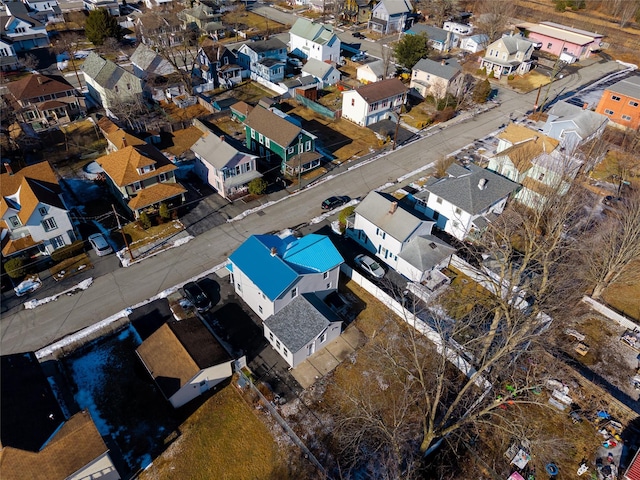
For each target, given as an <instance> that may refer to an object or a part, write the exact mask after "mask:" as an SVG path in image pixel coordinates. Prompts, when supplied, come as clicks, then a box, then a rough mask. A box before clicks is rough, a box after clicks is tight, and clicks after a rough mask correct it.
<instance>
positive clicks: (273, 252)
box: [271, 247, 278, 257]
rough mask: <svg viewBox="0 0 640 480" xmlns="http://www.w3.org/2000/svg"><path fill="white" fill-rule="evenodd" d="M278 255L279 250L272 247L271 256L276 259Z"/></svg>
mask: <svg viewBox="0 0 640 480" xmlns="http://www.w3.org/2000/svg"><path fill="white" fill-rule="evenodd" d="M277 254H278V249H277V248H276V247H271V256H272V257H275V256H276V255H277Z"/></svg>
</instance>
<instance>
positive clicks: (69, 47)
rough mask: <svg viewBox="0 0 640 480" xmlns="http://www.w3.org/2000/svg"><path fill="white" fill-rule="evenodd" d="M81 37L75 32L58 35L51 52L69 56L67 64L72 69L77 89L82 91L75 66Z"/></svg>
mask: <svg viewBox="0 0 640 480" xmlns="http://www.w3.org/2000/svg"><path fill="white" fill-rule="evenodd" d="M81 41H82V37H81V36H80V35H79V34H78V33H76V32H68V33H67V32H65V33H64V34H60V35H58V37H57V38H56V42H55V44H54V45H53V51H54V52H56V53H65V52H66V53H67V54H68V55H69V62H70V63H71V66H72V67H73V71H74V73H75V75H76V80H77V81H78V88H79V89H82V82H81V81H80V75H79V73H78V67H77V65H76V54H77V53H78V50H80V42H81Z"/></svg>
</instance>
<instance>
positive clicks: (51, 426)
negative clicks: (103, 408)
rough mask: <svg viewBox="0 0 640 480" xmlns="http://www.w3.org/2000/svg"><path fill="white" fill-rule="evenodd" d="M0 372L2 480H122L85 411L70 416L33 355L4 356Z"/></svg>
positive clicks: (66, 406)
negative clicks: (28, 479)
mask: <svg viewBox="0 0 640 480" xmlns="http://www.w3.org/2000/svg"><path fill="white" fill-rule="evenodd" d="M0 368H1V369H2V376H0V383H1V388H0V395H1V401H0V405H2V429H1V430H0V435H1V438H0V459H1V460H0V464H1V465H2V478H3V480H20V479H23V478H30V479H33V480H41V479H42V480H45V479H46V480H65V479H82V478H98V477H99V478H101V479H104V480H118V479H120V475H119V474H118V471H117V470H116V468H115V465H114V463H113V461H112V460H111V457H110V456H109V449H108V448H107V446H106V444H105V442H104V440H103V439H102V436H101V435H100V432H98V429H97V427H96V424H95V423H94V422H93V420H92V419H91V415H90V414H89V412H87V411H81V412H78V413H75V414H73V415H70V416H68V415H69V413H68V412H69V410H70V408H71V407H72V406H68V405H63V404H61V403H59V402H64V400H63V396H62V395H60V393H61V392H60V391H59V390H60V387H61V386H60V385H55V386H56V387H57V390H58V391H57V392H56V393H54V391H53V387H52V385H51V384H50V383H49V380H48V379H47V377H46V375H45V373H44V371H43V369H42V366H41V364H40V362H39V361H38V359H37V357H36V355H35V353H34V352H28V353H17V354H13V355H3V356H2V357H0ZM58 395H60V396H58ZM67 416H68V417H67Z"/></svg>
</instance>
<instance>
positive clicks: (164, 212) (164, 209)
mask: <svg viewBox="0 0 640 480" xmlns="http://www.w3.org/2000/svg"><path fill="white" fill-rule="evenodd" d="M158 213H159V214H160V218H162V219H163V220H170V219H171V212H170V211H169V206H168V205H167V204H166V203H164V202H162V203H160V208H159V209H158Z"/></svg>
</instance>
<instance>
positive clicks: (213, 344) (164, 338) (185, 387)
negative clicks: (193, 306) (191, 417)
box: [136, 316, 233, 408]
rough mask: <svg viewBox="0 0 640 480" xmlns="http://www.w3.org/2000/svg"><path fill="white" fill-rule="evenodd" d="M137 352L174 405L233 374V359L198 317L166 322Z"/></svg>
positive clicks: (197, 395)
mask: <svg viewBox="0 0 640 480" xmlns="http://www.w3.org/2000/svg"><path fill="white" fill-rule="evenodd" d="M136 353H137V354H138V357H139V358H140V360H141V361H142V363H143V364H144V367H145V368H146V369H147V371H148V372H149V374H150V375H151V376H152V377H153V380H154V381H155V382H156V385H158V388H159V389H160V391H161V392H162V394H163V395H164V397H165V398H166V399H167V400H168V401H169V403H171V405H172V406H173V408H179V407H181V406H182V405H184V404H186V403H188V402H190V401H191V400H193V399H194V398H196V397H199V396H200V395H202V394H203V393H205V392H206V391H208V390H210V389H211V388H213V387H215V386H216V385H217V384H219V383H220V382H222V381H224V380H226V379H227V378H229V377H230V376H231V374H232V367H231V364H232V363H233V359H232V358H231V357H230V356H229V354H228V353H227V351H226V350H225V349H224V347H223V346H222V344H220V342H218V340H217V339H216V338H215V337H214V336H213V335H212V334H211V332H209V330H208V329H207V327H205V325H204V323H202V321H201V320H200V319H199V318H198V317H194V316H191V317H188V318H185V319H183V320H180V321H177V320H173V321H171V322H169V323H165V324H164V325H162V326H161V327H160V328H159V329H158V330H156V331H155V332H154V333H152V334H151V335H150V336H149V338H147V339H146V340H145V341H144V342H142V344H141V345H140V346H139V347H138V349H137V350H136Z"/></svg>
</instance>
